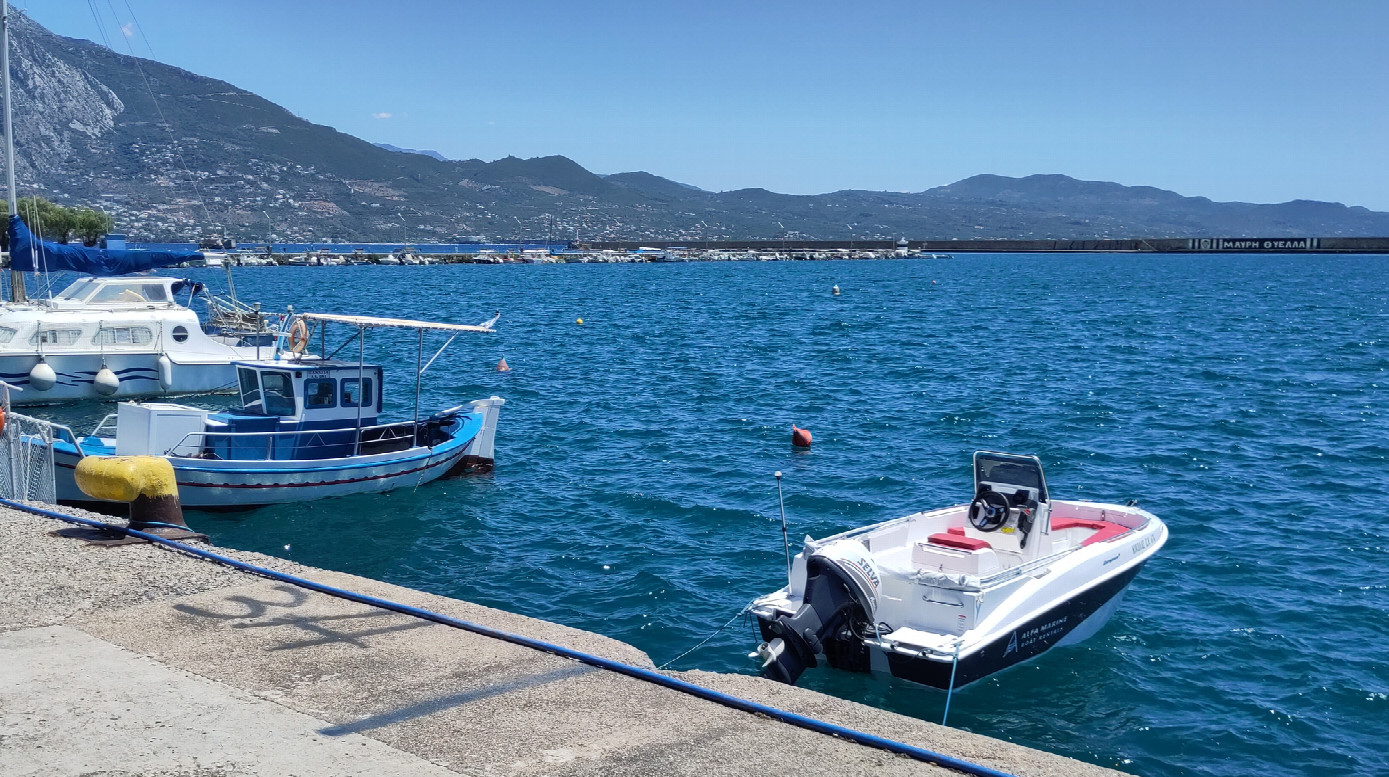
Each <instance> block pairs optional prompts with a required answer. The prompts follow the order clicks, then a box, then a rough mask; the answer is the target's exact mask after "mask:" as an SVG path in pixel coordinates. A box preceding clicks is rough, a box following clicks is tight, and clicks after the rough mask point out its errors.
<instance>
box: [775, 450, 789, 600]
mask: <svg viewBox="0 0 1389 777" xmlns="http://www.w3.org/2000/svg"><path fill="white" fill-rule="evenodd" d="M773 476H774V477H775V478H776V501H777V504H778V505H780V506H781V549H782V550H783V551H785V552H786V584H787V585H791V541H790V540H788V539H787V538H786V500H784V499H782V498H781V470H777V471H776V472H775V473H773Z"/></svg>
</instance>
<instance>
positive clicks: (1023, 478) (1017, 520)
mask: <svg viewBox="0 0 1389 777" xmlns="http://www.w3.org/2000/svg"><path fill="white" fill-rule="evenodd" d="M1050 518H1051V500H1050V499H1049V498H1048V494H1047V481H1046V476H1045V475H1043V474H1042V462H1041V460H1039V459H1038V458H1037V457H1036V456H1018V455H1014V454H1009V453H993V452H991V451H979V452H977V453H975V454H974V499H973V501H971V502H970V504H969V522H968V524H967V525H966V526H965V536H966V537H972V538H974V539H977V540H980V541H982V542H987V543H988V544H989V545H990V546H991V547H994V548H995V549H997V550H1003V551H1007V552H1013V553H1017V554H1018V555H1020V556H1023V557H1025V558H1026V559H1028V560H1030V559H1033V558H1037V557H1038V556H1039V555H1045V553H1046V552H1047V551H1048V550H1049V548H1044V547H1042V546H1043V545H1045V543H1044V542H1042V541H1040V540H1041V538H1044V537H1045V536H1046V535H1048V534H1050V533H1051V526H1050ZM1029 544H1030V545H1031V547H1030V548H1029ZM1029 551H1030V552H1029Z"/></svg>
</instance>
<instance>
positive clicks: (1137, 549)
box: [1133, 534, 1157, 556]
mask: <svg viewBox="0 0 1389 777" xmlns="http://www.w3.org/2000/svg"><path fill="white" fill-rule="evenodd" d="M1154 542H1157V535H1156V534H1149V535H1148V536H1147V537H1144V538H1143V539H1141V540H1139V541H1138V542H1135V543H1134V544H1133V555H1135V556H1137V555H1138V554H1139V553H1142V552H1143V551H1145V550H1147V549H1148V548H1151V547H1152V546H1153V543H1154Z"/></svg>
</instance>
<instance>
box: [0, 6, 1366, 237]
mask: <svg viewBox="0 0 1389 777" xmlns="http://www.w3.org/2000/svg"><path fill="white" fill-rule="evenodd" d="M12 17H13V18H14V20H15V24H14V34H13V53H12V56H11V63H12V68H13V70H14V85H13V86H14V94H15V106H14V116H15V136H16V148H17V153H18V154H19V160H18V163H17V165H16V168H17V172H18V176H19V185H20V190H21V191H20V194H21V195H30V194H37V195H42V196H46V197H48V198H50V199H53V200H55V201H57V202H59V203H63V204H67V205H92V206H96V207H100V208H101V209H103V210H105V211H106V212H108V213H110V214H111V215H113V216H114V217H115V219H116V225H117V228H118V229H121V230H124V231H126V232H128V233H130V234H131V235H132V236H134V237H137V238H139V239H153V240H158V239H197V238H199V237H204V236H209V235H213V234H218V235H226V236H230V237H232V238H234V239H238V240H242V241H250V240H264V239H266V237H267V236H271V235H273V236H274V239H276V240H308V241H329V240H380V241H393V242H394V241H400V242H452V241H454V240H460V239H466V238H467V237H468V236H474V235H481V236H485V237H486V238H488V239H493V240H502V239H517V238H530V239H543V238H545V237H547V236H551V237H553V238H554V239H556V240H573V239H579V240H643V239H656V238H664V239H671V240H692V241H694V240H701V239H710V240H712V239H737V238H777V237H782V236H787V237H797V236H804V237H810V238H818V239H846V238H858V239H864V238H896V237H902V236H908V237H912V238H931V239H949V238H960V239H969V238H979V237H992V238H1101V237H1113V238H1125V237H1187V236H1209V235H1220V236H1268V237H1277V236H1285V235H1286V236H1293V235H1317V236H1336V235H1363V236H1383V235H1389V214H1385V213H1378V212H1372V211H1368V210H1366V209H1364V208H1347V207H1345V206H1343V205H1339V204H1334V203H1321V202H1301V201H1299V202H1290V203H1285V204H1282V205H1250V204H1244V203H1216V202H1211V201H1210V200H1207V199H1205V198H1200V197H1182V196H1180V195H1177V194H1175V193H1173V192H1168V191H1163V190H1160V189H1153V188H1149V187H1125V186H1120V185H1118V184H1112V183H1096V182H1088V181H1078V180H1075V179H1072V178H1068V177H1066V176H1060V175H1036V176H1029V177H1027V178H1021V179H1017V178H1005V177H1001V176H992V175H980V176H975V177H973V178H970V179H967V180H964V181H960V182H958V183H954V184H951V185H949V186H943V187H939V188H936V189H930V190H927V191H924V192H919V193H891V192H865V191H841V192H834V193H830V194H822V195H815V196H795V195H786V194H777V193H774V192H769V191H766V190H763V189H745V190H740V191H731V192H708V191H703V190H701V189H698V188H695V187H692V186H687V185H685V184H681V183H677V182H675V181H670V180H667V179H664V178H661V177H659V176H656V175H652V174H649V173H644V172H637V173H620V174H617V175H609V176H600V175H595V174H594V173H592V172H590V171H588V170H585V169H584V168H583V167H581V166H580V165H578V164H576V163H575V162H573V161H572V160H569V159H566V158H564V157H559V156H553V157H543V158H537V159H517V158H514V157H508V158H506V159H500V160H497V161H495V162H483V161H481V160H476V159H472V160H463V161H454V160H446V159H442V158H439V157H438V155H437V154H432V153H431V152H414V151H411V150H408V149H396V148H394V147H380V146H377V145H373V144H371V143H368V142H366V141H363V140H361V139H358V138H355V137H352V136H350V135H346V134H344V133H341V132H338V131H336V130H334V129H332V128H331V127H324V126H320V125H317V124H312V123H310V122H307V121H304V120H303V119H300V118H298V117H296V116H294V115H293V114H292V113H290V112H289V111H287V110H285V109H284V108H282V107H280V106H278V105H275V104H274V103H271V102H269V101H267V100H264V99H262V98H260V97H257V96H256V95H254V94H251V93H250V92H247V91H245V90H242V89H238V88H236V87H234V86H232V85H231V84H228V83H225V82H223V81H217V80H214V79H210V78H204V77H201V76H198V75H195V74H193V73H189V72H187V71H185V70H180V69H178V68H174V67H169V66H167V65H163V64H160V63H157V62H152V61H149V60H142V59H136V58H133V57H128V56H125V55H121V54H116V53H114V52H112V51H110V50H109V49H107V48H105V47H103V46H99V45H97V44H95V43H91V42H89V41H83V40H73V39H70V38H63V37H60V36H57V35H54V34H52V33H50V32H49V31H47V30H45V29H44V28H43V27H41V26H39V25H38V24H36V23H35V22H33V21H32V20H30V19H29V18H28V17H26V16H24V15H23V14H22V13H20V12H17V11H12ZM152 95H153V96H152Z"/></svg>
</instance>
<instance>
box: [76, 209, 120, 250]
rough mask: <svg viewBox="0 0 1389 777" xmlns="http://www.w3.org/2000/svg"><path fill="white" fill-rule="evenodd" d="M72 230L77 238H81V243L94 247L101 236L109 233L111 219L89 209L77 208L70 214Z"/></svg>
mask: <svg viewBox="0 0 1389 777" xmlns="http://www.w3.org/2000/svg"><path fill="white" fill-rule="evenodd" d="M72 222H73V223H72V228H73V231H74V232H76V233H77V236H78V237H80V238H82V242H83V243H85V244H87V245H89V246H90V245H96V241H98V240H100V239H101V237H102V235H105V234H106V233H108V232H110V231H111V226H112V222H111V217H110V216H108V215H107V214H105V213H102V212H101V211H99V210H92V209H91V208H77V209H76V210H74V211H73V212H72Z"/></svg>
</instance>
